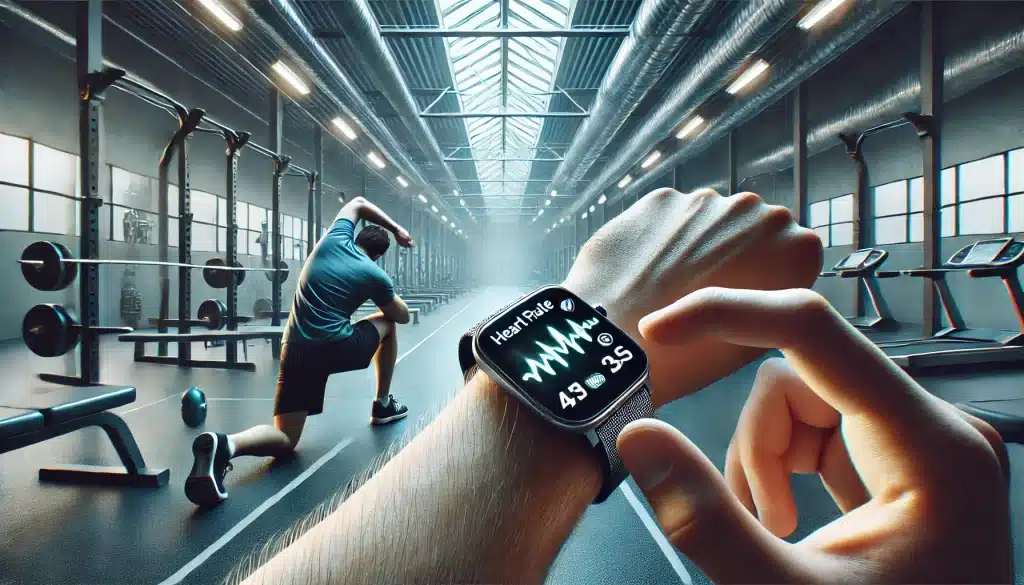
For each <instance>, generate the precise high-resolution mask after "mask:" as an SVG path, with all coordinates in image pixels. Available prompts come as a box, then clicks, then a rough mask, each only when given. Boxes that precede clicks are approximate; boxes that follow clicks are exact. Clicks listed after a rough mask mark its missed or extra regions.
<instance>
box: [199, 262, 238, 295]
mask: <svg viewBox="0 0 1024 585" xmlns="http://www.w3.org/2000/svg"><path fill="white" fill-rule="evenodd" d="M206 266H207V267H206V268H204V269H203V280H205V281H206V284H208V285H210V288H227V287H228V282H229V281H228V279H229V278H232V276H231V272H230V271H228V270H215V269H216V268H222V267H224V266H226V264H225V263H224V261H223V260H221V259H220V258H210V259H209V260H207V261H206Z"/></svg>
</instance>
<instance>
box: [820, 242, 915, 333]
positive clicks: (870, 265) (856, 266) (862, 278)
mask: <svg viewBox="0 0 1024 585" xmlns="http://www.w3.org/2000/svg"><path fill="white" fill-rule="evenodd" d="M888 257H889V253H888V252H886V251H885V250H882V249H881V248H863V249H861V250H857V251H856V252H853V253H852V254H850V255H849V256H847V257H845V258H843V259H842V260H840V261H839V263H838V264H836V265H835V266H833V267H832V270H830V271H828V272H822V273H821V274H819V275H818V276H820V277H822V278H834V277H839V278H856V279H857V282H858V286H860V285H863V286H864V289H865V290H866V291H867V293H868V301H869V303H870V304H871V312H872V313H874V314H872V315H863V316H857V317H847V318H846V320H847V321H849V322H850V324H851V325H853V326H854V327H856V328H858V329H867V330H880V331H888V330H891V329H895V328H896V325H897V324H896V320H895V319H893V318H892V313H890V312H889V305H887V304H886V302H885V298H884V297H883V296H882V290H881V288H879V286H878V279H879V278H893V277H895V276H899V275H900V273H899V271H898V270H889V271H879V270H878V269H879V268H881V267H882V264H885V261H886V259H887V258H888Z"/></svg>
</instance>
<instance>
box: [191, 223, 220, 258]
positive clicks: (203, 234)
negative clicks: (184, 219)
mask: <svg viewBox="0 0 1024 585" xmlns="http://www.w3.org/2000/svg"><path fill="white" fill-rule="evenodd" d="M192 250H194V251H196V252H216V251H217V228H216V227H214V226H212V225H205V224H201V223H193V224H192Z"/></svg>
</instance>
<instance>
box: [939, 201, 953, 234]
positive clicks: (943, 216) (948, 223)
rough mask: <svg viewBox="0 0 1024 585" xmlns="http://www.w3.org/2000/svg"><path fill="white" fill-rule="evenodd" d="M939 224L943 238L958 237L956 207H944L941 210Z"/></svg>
mask: <svg viewBox="0 0 1024 585" xmlns="http://www.w3.org/2000/svg"><path fill="white" fill-rule="evenodd" d="M939 223H940V224H941V226H942V230H941V231H942V234H941V237H943V238H951V237H953V236H955V235H956V207H943V208H942V209H940V210H939Z"/></svg>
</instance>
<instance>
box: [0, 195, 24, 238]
mask: <svg viewBox="0 0 1024 585" xmlns="http://www.w3.org/2000/svg"><path fill="white" fill-rule="evenodd" d="M0 209H3V213H0V230H18V231H23V232H27V231H28V189H26V188H23V187H9V186H7V185H0Z"/></svg>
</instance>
